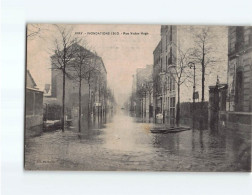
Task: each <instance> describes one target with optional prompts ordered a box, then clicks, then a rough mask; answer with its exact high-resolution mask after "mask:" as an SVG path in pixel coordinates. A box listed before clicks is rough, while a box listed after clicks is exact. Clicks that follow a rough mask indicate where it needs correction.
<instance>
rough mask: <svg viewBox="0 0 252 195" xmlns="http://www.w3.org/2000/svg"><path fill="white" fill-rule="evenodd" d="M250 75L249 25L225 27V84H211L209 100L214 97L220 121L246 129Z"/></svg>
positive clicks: (251, 108)
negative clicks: (226, 59)
mask: <svg viewBox="0 0 252 195" xmlns="http://www.w3.org/2000/svg"><path fill="white" fill-rule="evenodd" d="M251 75H252V27H246V26H237V27H235V26H232V27H229V30H228V75H227V81H228V83H227V87H221V86H220V85H218V86H211V87H210V100H209V101H210V104H213V102H214V101H216V100H217V103H218V104H217V108H216V109H217V112H219V117H218V119H219V120H220V123H221V124H222V125H225V126H228V127H230V128H235V129H248V130H250V128H251V118H252V77H251ZM214 97H215V98H214ZM211 98H212V99H211ZM215 111H216V110H215Z"/></svg>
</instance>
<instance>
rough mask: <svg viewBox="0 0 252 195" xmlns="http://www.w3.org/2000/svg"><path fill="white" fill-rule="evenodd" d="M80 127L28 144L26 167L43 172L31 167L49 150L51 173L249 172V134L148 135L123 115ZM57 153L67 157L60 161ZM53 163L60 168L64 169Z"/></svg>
mask: <svg viewBox="0 0 252 195" xmlns="http://www.w3.org/2000/svg"><path fill="white" fill-rule="evenodd" d="M82 125H83V127H82V131H81V133H78V129H77V128H75V127H74V126H73V127H72V128H69V129H68V131H66V132H65V133H61V132H57V133H50V134H43V135H42V136H41V137H37V138H33V139H30V140H29V139H28V140H27V142H29V144H28V146H29V147H27V148H26V160H27V161H28V164H29V165H30V166H36V169H40V168H41V169H43V166H42V165H39V164H36V163H34V162H36V160H38V159H37V158H43V157H44V156H43V155H42V154H46V151H49V150H50V151H51V152H52V154H51V156H50V157H51V158H55V159H57V161H55V162H54V163H55V164H51V165H47V168H48V167H50V168H52V167H53V168H54V169H70V170H72V169H77V170H150V171H152V170H153V171H155V170H157V171H162V170H167V171H250V166H251V147H250V146H251V140H250V135H251V133H250V132H242V131H239V132H238V131H231V130H227V129H224V130H218V131H210V130H197V129H194V130H189V131H184V132H180V133H170V134H152V133H151V132H150V129H151V128H153V127H154V126H155V124H153V123H149V122H147V123H144V122H142V121H139V119H136V118H134V117H130V116H129V115H128V114H125V113H123V112H118V113H117V114H116V115H115V116H114V117H108V118H106V120H99V121H98V120H97V121H95V122H93V123H92V126H91V127H90V128H88V126H87V124H86V123H85V121H84V120H83V121H82ZM43 142H46V144H44V143H43ZM51 148H57V150H51ZM58 148H59V149H60V150H62V151H63V150H64V151H67V152H64V155H62V151H61V152H57V151H58ZM37 154H41V155H37ZM60 154H61V155H60ZM39 160H43V159H39ZM58 162H64V163H63V164H64V167H62V165H61V164H57V163H58ZM73 164H74V168H73V166H72V165H73Z"/></svg>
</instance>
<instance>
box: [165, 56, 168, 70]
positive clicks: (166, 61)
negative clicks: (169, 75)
mask: <svg viewBox="0 0 252 195" xmlns="http://www.w3.org/2000/svg"><path fill="white" fill-rule="evenodd" d="M165 58H166V60H165V63H166V72H167V67H168V62H167V56H165Z"/></svg>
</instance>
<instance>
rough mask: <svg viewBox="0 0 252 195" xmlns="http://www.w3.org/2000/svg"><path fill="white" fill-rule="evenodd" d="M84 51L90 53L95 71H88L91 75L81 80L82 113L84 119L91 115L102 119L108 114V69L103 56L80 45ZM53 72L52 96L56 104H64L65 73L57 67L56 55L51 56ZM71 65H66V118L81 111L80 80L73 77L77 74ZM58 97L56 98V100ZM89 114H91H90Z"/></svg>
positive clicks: (95, 118) (93, 117)
mask: <svg viewBox="0 0 252 195" xmlns="http://www.w3.org/2000/svg"><path fill="white" fill-rule="evenodd" d="M77 47H80V48H81V49H82V50H83V51H84V52H87V53H89V56H90V60H89V61H90V63H92V64H90V65H89V66H92V67H93V69H94V70H95V71H93V72H91V68H90V72H89V73H87V74H89V75H90V76H89V77H88V78H89V79H87V78H83V79H82V81H81V102H82V106H81V113H82V119H87V118H88V117H89V116H90V117H91V118H92V119H94V120H97V119H98V120H100V118H104V117H105V115H106V109H107V71H106V67H105V65H104V63H103V60H102V58H101V57H99V56H97V55H96V54H94V53H92V52H91V51H89V50H86V49H85V48H83V47H82V46H80V45H77ZM51 62H52V73H51V97H50V98H52V100H53V102H54V104H59V105H62V96H63V82H62V81H63V74H62V71H61V70H59V69H58V68H57V67H56V65H55V64H56V63H57V58H56V57H55V55H53V56H52V57H51ZM73 71H74V70H73V69H72V68H71V67H66V72H67V75H66V77H65V79H66V80H65V106H66V113H65V117H66V118H71V119H72V118H76V117H77V116H78V113H79V82H76V79H74V78H73V75H74V74H75V73H74V72H73ZM55 99H56V100H55ZM88 115H89V116H88Z"/></svg>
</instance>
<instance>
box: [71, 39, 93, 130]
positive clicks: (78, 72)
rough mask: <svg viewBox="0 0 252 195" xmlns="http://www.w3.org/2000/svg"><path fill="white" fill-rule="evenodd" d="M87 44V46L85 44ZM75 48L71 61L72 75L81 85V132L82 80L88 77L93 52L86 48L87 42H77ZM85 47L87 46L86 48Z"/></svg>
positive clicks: (80, 111)
mask: <svg viewBox="0 0 252 195" xmlns="http://www.w3.org/2000/svg"><path fill="white" fill-rule="evenodd" d="M84 45H85V46H84ZM73 47H75V48H74V56H75V58H74V61H73V62H72V63H71V70H72V71H71V77H72V79H74V80H75V81H76V82H77V83H78V87H79V117H78V125H79V132H81V113H82V110H81V108H82V102H81V96H82V82H83V80H85V78H86V67H87V66H89V64H91V59H92V57H93V55H92V53H91V52H90V51H88V50H87V49H86V48H87V46H86V44H85V43H84V44H83V42H82V44H81V45H78V44H75V45H73ZM84 47H85V48H84Z"/></svg>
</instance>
